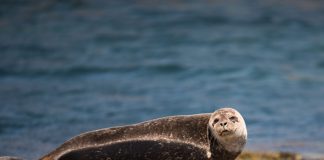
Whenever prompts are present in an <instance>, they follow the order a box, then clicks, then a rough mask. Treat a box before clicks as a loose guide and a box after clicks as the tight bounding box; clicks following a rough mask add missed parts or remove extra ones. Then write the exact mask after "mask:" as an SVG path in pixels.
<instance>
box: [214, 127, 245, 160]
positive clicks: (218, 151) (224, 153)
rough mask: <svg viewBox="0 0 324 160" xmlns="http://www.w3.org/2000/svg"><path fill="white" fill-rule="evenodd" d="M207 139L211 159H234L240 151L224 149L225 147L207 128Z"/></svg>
mask: <svg viewBox="0 0 324 160" xmlns="http://www.w3.org/2000/svg"><path fill="white" fill-rule="evenodd" d="M208 140H209V150H210V153H211V157H210V158H211V160H235V158H236V157H237V156H238V155H239V154H240V153H241V151H238V152H233V151H232V152H231V151H228V150H226V149H225V147H224V146H223V145H222V144H221V143H219V141H218V140H217V139H216V138H215V137H214V136H213V135H212V133H211V131H210V130H209V129H208Z"/></svg>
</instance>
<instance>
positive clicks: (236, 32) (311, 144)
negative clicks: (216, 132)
mask: <svg viewBox="0 0 324 160" xmlns="http://www.w3.org/2000/svg"><path fill="white" fill-rule="evenodd" d="M323 28H324V4H323V2H322V1H307V0H304V1H303V0H300V1H290V0H287V1H281V0H271V1H269V0H268V1H250V0H244V1H235V0H230V1H225V0H224V1H222V0H209V1H207V0H206V1H199V2H198V1H181V0H177V1H174V0H168V1H158V0H154V1H150V0H136V1H131V0H124V1H117V0H116V1H113V0H111V1H106V0H88V1H86V0H67V1H63V0H57V1H51V0H42V1H36V0H19V1H12V0H2V1H1V2H0V155H13V156H20V157H24V158H27V159H36V158H39V157H40V156H42V155H44V154H46V153H48V152H49V151H51V150H53V149H55V148H56V147H57V146H58V145H60V144H62V143H63V142H64V141H66V140H68V139H70V138H71V137H73V136H75V135H78V134H80V133H83V132H86V131H90V130H94V129H99V128H106V127H112V126H118V125H125V124H132V123H137V122H141V121H145V120H150V119H153V118H159V117H163V116H169V115H182V114H196V113H204V112H213V111H214V110H216V109H218V108H219V107H224V106H232V107H235V108H236V109H237V110H239V111H240V112H241V113H242V115H243V116H244V118H245V120H246V123H247V127H248V133H249V139H248V144H247V149H249V150H273V151H289V152H300V153H315V154H320V153H323V152H324V134H323V133H324V53H323V52H324V29H323Z"/></svg>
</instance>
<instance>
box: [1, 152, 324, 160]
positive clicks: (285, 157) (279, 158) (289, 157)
mask: <svg viewBox="0 0 324 160" xmlns="http://www.w3.org/2000/svg"><path fill="white" fill-rule="evenodd" d="M0 160H23V159H20V158H17V157H1V156H0ZM237 160H324V157H322V158H306V157H303V156H302V155H301V154H298V153H287V152H256V151H245V152H243V153H242V154H241V155H240V156H239V157H238V158H237Z"/></svg>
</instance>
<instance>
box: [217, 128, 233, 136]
mask: <svg viewBox="0 0 324 160" xmlns="http://www.w3.org/2000/svg"><path fill="white" fill-rule="evenodd" d="M230 134H232V131H230V130H227V129H224V130H222V131H221V132H220V133H219V135H220V136H227V135H230Z"/></svg>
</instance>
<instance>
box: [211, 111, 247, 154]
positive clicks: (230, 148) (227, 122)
mask: <svg viewBox="0 0 324 160" xmlns="http://www.w3.org/2000/svg"><path fill="white" fill-rule="evenodd" d="M207 130H208V138H209V143H210V152H211V154H213V153H217V152H220V151H221V152H222V153H227V152H228V153H229V154H228V155H231V154H232V155H233V157H236V156H238V155H239V154H240V153H241V152H242V150H243V148H244V146H245V144H246V140H247V130H246V125H245V122H244V119H243V117H242V116H241V114H240V113H239V112H238V111H237V110H235V109H233V108H221V109H218V110H216V111H215V112H214V113H212V115H211V116H210V119H209V122H208V128H207ZM218 155H221V154H218ZM223 159H225V158H224V157H223ZM226 159H231V158H226Z"/></svg>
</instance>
